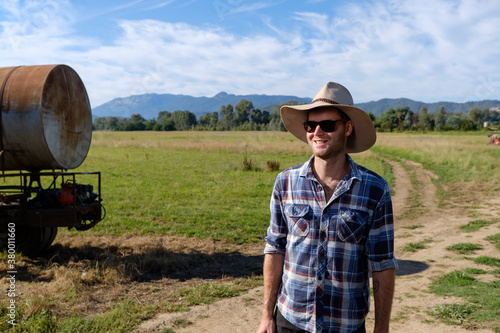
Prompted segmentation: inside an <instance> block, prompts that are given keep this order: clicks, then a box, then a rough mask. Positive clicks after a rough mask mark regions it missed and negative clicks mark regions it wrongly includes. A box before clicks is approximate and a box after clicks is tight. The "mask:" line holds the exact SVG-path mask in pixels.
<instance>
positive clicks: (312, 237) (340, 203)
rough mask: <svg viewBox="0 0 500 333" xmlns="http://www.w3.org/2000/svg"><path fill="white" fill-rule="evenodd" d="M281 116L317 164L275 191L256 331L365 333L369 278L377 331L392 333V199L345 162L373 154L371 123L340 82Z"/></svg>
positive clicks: (300, 169) (280, 182) (281, 179)
mask: <svg viewBox="0 0 500 333" xmlns="http://www.w3.org/2000/svg"><path fill="white" fill-rule="evenodd" d="M280 111H281V118H282V120H283V124H284V125H285V127H286V128H287V129H288V131H289V132H290V133H292V134H293V135H294V136H296V137H297V138H299V139H300V140H302V141H304V142H306V143H308V144H309V146H310V147H311V150H312V152H313V156H312V157H311V159H310V160H309V161H308V162H306V163H304V164H301V165H298V166H295V167H292V168H290V169H287V170H285V171H283V172H282V173H280V174H279V175H278V177H277V179H276V183H275V185H274V190H273V196H272V199H271V222H270V226H269V228H268V231H267V237H266V248H265V251H264V252H265V259H264V306H263V312H262V321H261V323H260V326H259V329H258V331H257V332H258V333H264V332H266V333H269V332H275V331H276V329H277V331H278V332H365V318H366V315H367V313H368V311H369V304H370V286H369V272H371V273H372V278H373V297H374V301H375V332H377V333H378V332H388V331H389V319H390V313H391V306H392V299H393V294H394V280H395V270H396V269H397V261H396V259H395V258H394V253H393V252H394V232H393V215H392V202H391V195H390V190H389V186H388V185H387V182H386V181H385V180H384V179H383V178H381V177H380V176H379V175H377V174H375V173H374V172H372V171H370V170H368V169H366V168H364V167H362V166H360V165H358V164H356V163H354V162H353V160H352V159H351V158H350V157H349V155H347V154H348V153H357V152H362V151H365V150H368V149H369V148H370V147H371V146H373V144H374V143H375V141H376V133H375V129H374V127H373V123H372V121H371V119H370V117H369V116H368V115H367V114H366V112H364V111H363V110H361V109H359V108H356V107H354V106H353V100H352V97H351V94H350V93H349V91H348V90H347V89H346V88H345V87H343V86H342V85H340V84H338V83H333V82H329V83H327V84H326V85H325V86H324V87H323V88H322V89H321V90H320V91H319V93H318V94H317V95H316V97H315V98H314V99H313V101H312V102H311V104H307V105H298V106H283V107H282V108H281V110H280ZM275 305H276V307H275Z"/></svg>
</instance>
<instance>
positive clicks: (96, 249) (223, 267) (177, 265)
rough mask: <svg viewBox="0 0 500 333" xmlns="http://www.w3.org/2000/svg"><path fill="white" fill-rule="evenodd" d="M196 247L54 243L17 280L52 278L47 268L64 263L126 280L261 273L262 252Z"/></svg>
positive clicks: (31, 262) (243, 275)
mask: <svg viewBox="0 0 500 333" xmlns="http://www.w3.org/2000/svg"><path fill="white" fill-rule="evenodd" d="M210 252H211V253H204V252H202V251H200V250H197V249H189V250H187V251H186V252H180V251H177V252H176V251H172V250H169V249H167V248H164V247H161V246H154V245H153V246H151V244H145V246H144V248H143V249H136V248H130V247H125V246H123V247H122V246H120V247H118V246H114V245H109V246H104V247H103V246H94V245H79V246H71V245H61V244H55V245H53V246H52V247H51V248H49V250H47V251H46V252H45V253H44V254H43V255H42V256H39V257H37V258H34V259H29V258H26V260H25V261H26V263H27V265H25V267H19V270H18V271H19V272H18V277H17V278H18V279H19V280H24V281H47V282H48V281H50V280H51V279H52V278H53V275H51V274H45V273H44V269H50V268H51V267H55V266H59V267H61V266H63V267H67V268H70V269H76V270H80V271H86V270H88V269H94V270H95V269H97V270H101V271H106V270H109V269H113V270H117V271H119V272H120V273H121V275H122V276H123V277H125V278H127V279H130V280H132V281H138V282H148V281H152V280H160V279H162V278H169V279H176V280H180V281H186V280H190V279H194V278H199V279H217V278H223V277H234V278H239V277H246V276H252V275H262V263H263V260H264V256H263V255H245V254H242V253H240V252H238V251H228V250H224V249H221V250H219V251H217V250H216V251H210Z"/></svg>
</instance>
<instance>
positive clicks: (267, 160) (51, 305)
mask: <svg viewBox="0 0 500 333" xmlns="http://www.w3.org/2000/svg"><path fill="white" fill-rule="evenodd" d="M487 142H488V138H487V137H486V135H485V134H481V135H478V134H475V135H463V134H454V135H451V134H446V135H441V134H397V133H395V134H393V133H383V134H379V137H378V141H377V144H376V146H375V147H373V148H372V150H371V151H369V152H366V153H362V154H354V155H352V157H353V159H354V160H355V161H356V162H358V163H360V164H362V165H364V166H366V167H368V168H370V169H372V170H374V171H375V172H377V173H379V174H381V175H382V176H383V177H384V178H386V179H387V180H388V182H389V184H390V185H391V186H394V176H393V174H392V169H391V165H390V164H388V163H387V160H388V159H389V160H400V159H404V160H410V161H414V162H418V163H421V164H422V165H423V166H424V167H425V168H426V169H429V170H432V171H433V172H434V173H435V174H436V175H437V176H438V178H437V179H435V180H434V182H435V184H436V186H437V188H438V190H439V195H440V198H441V201H442V204H443V205H446V204H447V203H450V202H453V201H455V200H461V198H464V197H466V196H470V195H471V191H474V190H476V189H480V190H481V191H483V192H486V193H489V194H494V193H495V192H496V191H498V189H500V172H499V166H500V149H499V147H494V146H488V145H486V143H487ZM309 157H310V153H309V148H308V146H307V145H305V144H303V143H301V142H299V141H298V140H297V139H295V138H294V137H292V136H291V135H290V134H289V133H282V132H96V133H94V135H93V139H92V146H91V149H90V151H89V154H88V157H87V159H86V160H85V162H84V163H83V164H82V165H81V166H80V167H79V168H78V170H77V171H101V172H102V197H103V200H104V201H103V204H104V206H105V208H106V218H105V219H104V220H103V221H102V222H100V223H99V224H98V225H97V226H96V227H95V228H93V229H91V230H89V231H86V232H84V233H81V232H76V231H67V230H62V229H60V232H59V236H58V237H61V236H62V237H65V239H72V238H74V239H75V240H77V239H78V237H80V235H86V236H96V237H97V236H99V237H109V238H110V239H119V240H120V241H123V242H124V241H125V240H126V239H127V238H128V237H138V239H141V240H146V243H145V244H144V245H141V247H142V248H141V249H139V250H136V252H135V254H126V255H125V254H120V253H117V250H116V249H117V248H119V244H115V243H113V241H110V243H111V245H106V246H104V250H102V249H101V250H102V251H103V252H105V253H100V252H99V249H98V248H91V249H90V248H85V249H81V250H80V251H79V252H78V253H71V251H70V247H68V246H66V245H62V246H59V247H56V248H55V250H53V251H54V252H50V254H51V255H53V257H50V256H49V255H47V257H46V258H42V259H39V260H38V261H37V260H31V259H28V258H24V257H22V256H20V258H18V262H19V264H20V265H26V267H32V266H35V268H34V271H32V270H30V269H32V268H27V269H26V272H25V273H26V275H25V282H23V283H24V285H28V284H29V282H27V281H30V274H31V275H33V272H35V273H36V274H35V275H36V276H35V277H33V276H31V280H32V281H39V280H40V281H43V279H44V278H46V279H48V278H47V274H49V275H50V279H54V280H56V279H58V281H64V282H61V283H60V285H59V286H58V287H57V290H55V291H53V292H54V296H53V297H51V296H50V295H49V294H47V295H44V296H43V297H42V296H39V297H38V298H37V297H34V296H33V297H30V298H29V299H27V300H20V301H21V304H22V305H21V306H20V307H19V308H18V311H20V312H19V316H18V318H24V326H19V327H17V328H14V329H13V331H18V332H30V331H37V330H38V331H40V329H42V331H47V332H59V331H61V332H63V331H68V332H70V331H82V332H83V331H88V330H89V329H91V328H92V327H94V328H93V329H92V331H95V332H101V331H106V328H108V329H109V328H110V327H112V328H113V329H111V330H110V331H111V332H126V331H128V330H129V329H130V328H131V327H134V325H137V323H139V322H140V321H141V320H144V319H147V318H150V317H151V316H152V315H154V314H155V313H158V312H162V311H183V310H186V308H187V307H189V306H191V305H193V304H200V302H201V303H202V304H206V303H208V302H212V301H213V300H214V299H217V298H223V297H231V296H233V295H237V294H239V293H240V292H242V291H244V290H247V289H249V288H251V287H255V286H256V285H259V284H260V283H261V280H260V279H261V277H260V276H253V275H252V274H250V273H249V274H248V276H244V275H245V274H243V273H242V275H243V276H238V275H237V274H233V277H232V278H231V279H230V280H229V281H226V280H224V279H222V280H220V281H217V282H216V281H213V282H210V283H208V284H207V283H205V284H202V285H196V284H194V283H193V284H192V285H188V286H187V287H185V288H184V289H180V290H177V291H175V292H174V293H172V294H168V295H167V297H166V299H165V300H163V301H157V302H152V303H150V304H142V303H141V302H136V301H135V299H134V297H132V296H131V297H127V296H125V295H126V294H127V292H126V291H125V290H123V288H128V287H123V286H128V285H129V284H130V283H134V281H136V280H137V279H139V278H138V274H139V273H137V272H139V271H152V272H157V273H159V274H165V272H168V271H169V267H164V266H166V265H174V264H172V260H173V259H172V256H173V254H171V253H165V251H162V250H161V244H160V245H158V246H157V245H156V244H155V243H154V242H156V241H157V237H158V236H164V235H165V236H172V237H190V238H192V239H194V240H197V239H199V240H209V241H213V242H214V243H215V242H221V243H223V244H228V246H231V244H233V245H235V246H236V245H238V246H247V245H252V244H262V242H263V238H264V236H265V233H266V229H267V226H268V223H269V199H270V196H271V191H272V188H273V184H274V180H275V178H276V175H277V174H278V172H280V171H281V170H283V169H285V168H288V167H291V166H294V165H297V164H299V163H303V162H305V161H307V159H308V158H309ZM269 165H273V166H276V165H279V168H278V169H277V170H276V169H271V168H270V167H269ZM416 181H417V180H416ZM477 220H480V217H478V218H477ZM478 224H479V223H475V225H474V226H473V227H481V225H480V226H477V225H478ZM415 228H416V227H415ZM471 228H472V227H471ZM148 239H151V240H152V241H151V243H147V240H148ZM153 240H154V241H153ZM490 241H491V242H496V244H498V243H500V242H499V239H498V235H496V236H495V235H492V237H491V239H490ZM56 242H57V238H56ZM485 242H486V241H485ZM424 247H425V246H424ZM497 247H498V245H497ZM179 248H181V246H180V245H179ZM461 249H462V248H460V250H461ZM196 250H199V251H200V252H201V251H202V249H201V248H200V249H195V250H194V251H196ZM412 250H414V251H417V250H418V247H416V248H415V249H413V248H412ZM91 251H92V253H87V252H91ZM131 251H132V250H131ZM140 251H143V252H140ZM186 251H187V250H186ZM190 251H193V250H190ZM499 251H500V248H499ZM138 252H139V253H146V254H143V255H137V253H138ZM56 253H57V254H56ZM131 253H132V252H131ZM189 253H191V252H189ZM189 253H188V252H186V255H184V253H183V252H182V251H180V250H179V252H178V253H175V254H174V255H175V256H176V258H175V261H176V262H177V263H176V265H178V262H179V261H184V262H186V261H189V260H192V262H191V263H189V264H190V265H191V266H190V267H193V269H194V267H196V266H199V267H200V269H204V268H203V267H204V266H203V263H204V262H205V261H209V262H210V260H217V261H218V262H219V261H224V260H229V259H231V260H232V258H234V257H235V256H237V255H238V252H234V253H233V252H230V253H226V254H223V255H221V257H220V258H219V257H214V256H211V257H210V256H207V257H203V256H201V257H200V258H198V259H193V258H191V257H190V256H189ZM82 258H83V259H82ZM214 258H215V259H214ZM219 259H220V260H219ZM494 259H495V258H493V261H494ZM5 261H6V254H5V253H4V254H0V270H1V271H5V270H6V267H5V265H4V266H2V264H3V262H5ZM494 262H496V261H494ZM68 263H70V264H68ZM160 266H162V267H160ZM45 267H49V268H50V270H49V269H47V272H45V273H44V272H43V270H44V269H45ZM158 267H160V268H158ZM49 271H50V273H48V272H49ZM82 271H84V273H85V275H82V274H83V273H82ZM496 274H497V275H496V276H497V277H498V273H496ZM139 275H140V274H139ZM0 281H5V279H4V278H2V280H0ZM443 281H444V280H439V281H438V282H439V283H443ZM2 283H4V282H2ZM5 283H7V282H6V281H5ZM99 287H102V289H104V288H111V289H114V290H115V292H114V294H116V295H114V297H113V298H112V299H113V301H111V302H108V303H106V304H105V305H104V304H100V305H99V310H92V309H89V308H88V307H87V308H82V307H81V306H80V305H81V304H80V303H82V304H85V302H86V300H94V301H95V298H93V296H92V295H91V294H92V293H96V292H97V291H96V290H101V289H98V288H99ZM481 287H482V288H483V287H484V285H483V284H481ZM148 288H153V287H152V286H150V287H148ZM471 289H473V287H471ZM482 290H485V291H484V292H485V293H490V292H491V289H488V288H487V287H484V289H482ZM150 291H151V292H152V293H153V294H154V293H156V292H157V291H156V290H153V289H151V290H150ZM437 292H442V291H441V289H440V290H439V291H437ZM179 299H182V301H178V300H179ZM200 299H202V301H200ZM206 299H210V300H206ZM2 302H3V303H2ZM89 302H90V301H89ZM77 305H78V306H77ZM0 306H1V309H2V310H0V317H1V320H2V324H0V329H6V328H7V326H5V322H6V319H5V318H6V317H5V316H6V312H5V311H3V309H4V308H5V307H6V304H5V301H4V300H0ZM72 308H73V310H71V309H72ZM76 308H78V310H77V309H76ZM2 311H3V312H2ZM472 311H473V310H472ZM98 314H99V315H98ZM477 320H481V319H480V318H479V319H477ZM2 325H3V326H2ZM92 325H94V326H92ZM41 327H42V328H41Z"/></svg>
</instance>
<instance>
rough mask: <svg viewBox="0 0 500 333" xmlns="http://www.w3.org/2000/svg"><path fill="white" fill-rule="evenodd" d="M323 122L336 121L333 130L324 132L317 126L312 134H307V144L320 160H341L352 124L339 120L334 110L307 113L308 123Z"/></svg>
mask: <svg viewBox="0 0 500 333" xmlns="http://www.w3.org/2000/svg"><path fill="white" fill-rule="evenodd" d="M324 120H336V123H335V130H334V131H333V132H325V131H323V130H322V129H321V127H320V126H319V125H318V126H316V128H315V129H314V130H313V131H312V132H308V133H307V135H306V136H307V142H308V143H309V146H310V147H311V149H312V152H313V154H314V156H316V157H319V158H322V159H329V158H337V157H342V158H343V157H344V155H345V145H346V141H347V137H348V136H349V135H350V134H351V133H352V129H353V126H352V122H351V121H348V122H346V120H345V119H341V118H340V114H339V112H338V111H337V110H336V109H334V108H321V109H316V110H311V111H309V117H308V121H314V122H320V121H324ZM329 130H331V128H330V129H329Z"/></svg>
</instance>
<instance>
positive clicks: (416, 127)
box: [93, 99, 500, 132]
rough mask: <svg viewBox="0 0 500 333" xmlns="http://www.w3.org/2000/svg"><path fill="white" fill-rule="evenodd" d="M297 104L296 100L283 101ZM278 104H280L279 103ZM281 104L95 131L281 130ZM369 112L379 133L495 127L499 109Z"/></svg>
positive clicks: (130, 121)
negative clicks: (486, 125) (375, 113)
mask: <svg viewBox="0 0 500 333" xmlns="http://www.w3.org/2000/svg"><path fill="white" fill-rule="evenodd" d="M284 104H286V105H297V104H299V103H298V102H296V101H290V102H287V103H284ZM280 107H281V106H280ZM280 107H277V108H276V109H274V110H273V111H271V112H269V111H266V110H264V111H262V110H259V109H256V108H254V106H253V104H252V102H251V101H248V100H246V99H242V100H241V101H240V102H239V103H238V104H237V105H236V106H234V107H233V106H232V105H231V104H227V105H222V106H221V108H220V111H219V112H217V111H214V112H211V113H206V114H204V115H202V116H201V117H200V118H199V119H197V117H196V115H195V114H194V113H192V112H190V111H189V110H177V111H173V112H168V111H160V112H158V117H157V118H153V119H149V120H147V119H144V117H142V116H141V115H140V114H132V115H131V116H130V118H124V117H98V118H95V119H94V121H93V129H94V130H109V131H186V130H202V131H229V130H242V131H245V130H249V131H284V130H285V127H284V126H283V123H282V122H281V117H280V114H279V109H280ZM368 115H369V116H370V118H371V119H372V121H373V124H374V126H375V128H376V130H377V131H379V132H392V131H450V130H453V131H457V130H460V131H477V130H480V129H482V128H483V127H484V124H485V123H488V124H489V126H498V125H499V123H500V112H499V111H497V110H490V109H482V110H480V109H479V108H477V107H475V106H474V107H472V108H471V109H470V110H469V111H468V112H467V113H462V112H460V113H458V112H450V111H447V110H445V109H444V107H440V108H439V111H437V112H435V113H430V112H428V110H427V108H426V107H425V106H423V107H421V108H420V110H419V111H418V112H414V111H412V110H410V108H409V107H408V106H404V107H399V108H396V109H393V108H389V109H387V110H386V111H385V112H384V113H383V114H381V115H380V116H378V117H376V116H375V115H374V114H373V113H372V112H369V113H368Z"/></svg>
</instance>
